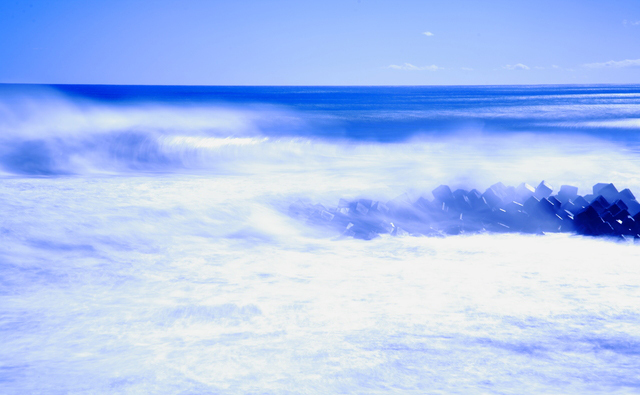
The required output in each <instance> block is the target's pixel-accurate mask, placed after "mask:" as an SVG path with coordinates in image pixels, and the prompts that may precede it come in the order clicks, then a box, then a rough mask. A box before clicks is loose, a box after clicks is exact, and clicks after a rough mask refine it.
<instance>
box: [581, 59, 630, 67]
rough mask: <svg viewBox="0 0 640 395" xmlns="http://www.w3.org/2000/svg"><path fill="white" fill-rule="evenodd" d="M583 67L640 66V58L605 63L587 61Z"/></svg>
mask: <svg viewBox="0 0 640 395" xmlns="http://www.w3.org/2000/svg"><path fill="white" fill-rule="evenodd" d="M582 67H586V68H588V69H605V68H607V69H609V68H611V69H620V68H623V67H640V59H635V60H631V59H626V60H610V61H608V62H604V63H587V64H583V65H582Z"/></svg>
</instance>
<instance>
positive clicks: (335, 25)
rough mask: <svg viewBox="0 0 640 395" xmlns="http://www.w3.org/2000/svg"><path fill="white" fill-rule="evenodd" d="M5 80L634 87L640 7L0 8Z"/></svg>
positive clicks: (95, 4)
mask: <svg viewBox="0 0 640 395" xmlns="http://www.w3.org/2000/svg"><path fill="white" fill-rule="evenodd" d="M0 83H47V84H160V85H475V84H483V85H494V84H594V83H640V1H638V0H620V1H615V0H612V1H606V2H605V1H589V0H579V1H573V0H569V1H561V0H555V1H547V0H536V1H514V0H510V1H482V2H481V1H456V0H447V1H402V0H395V1H376V0H339V1H334V0H322V1H316V0H308V1H300V0H291V1H287V0H283V1H280V0H274V1H265V0H263V1H248V0H233V1H229V0H225V1H218V0H208V1H207V0H182V1H163V0H154V1H136V0H127V1H120V0H109V1H94V0H80V1H67V0H59V1H44V0H43V1H24V0H22V1H14V0H2V1H1V2H0Z"/></svg>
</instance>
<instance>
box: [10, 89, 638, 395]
mask: <svg viewBox="0 0 640 395" xmlns="http://www.w3.org/2000/svg"><path fill="white" fill-rule="evenodd" d="M638 132H640V86H638V85H633V86H629V85H624V86H622V85H620V86H608V85H603V86H513V87H505V86H497V87H162V86H144V87H128V86H82V85H78V86H39V85H0V207H1V210H0V333H1V339H2V342H0V393H7V394H24V393H43V394H66V393H74V394H83V393H87V394H96V393H98V394H101V393H105V394H114V393H115V394H120V393H122V394H128V393H132V394H133V393H136V394H137V393H150V394H156V393H157V394H166V393H171V394H174V393H175V394H178V393H179V394H187V393H193V394H200V393H238V394H246V393H273V394H283V393H318V394H326V393H363V394H364V393H366V394H369V393H397V392H402V393H416V394H418V393H419V394H423V393H442V394H452V393H460V394H474V393H478V394H494V393H495V394H504V393H518V394H521V393H531V394H540V393H550V394H551V393H553V394H556V393H563V394H569V393H578V394H584V393H607V394H610V393H630V394H632V393H637V392H638V387H639V386H640V381H639V380H638V375H637V372H638V371H639V370H640V362H639V359H638V355H639V353H640V311H639V309H638V306H639V302H640V288H639V286H638V284H640V266H639V265H638V262H640V259H639V258H640V247H639V246H638V245H637V244H634V243H632V242H626V243H620V242H613V241H611V240H606V239H594V238H589V237H583V236H576V235H571V234H554V233H551V234H545V235H522V234H492V233H481V234H473V235H464V234H463V235H458V236H448V237H413V236H409V235H406V236H397V237H394V236H391V235H381V236H380V237H377V238H375V239H373V240H357V239H353V238H343V237H339V235H336V234H335V233H333V232H332V231H330V230H327V229H323V228H319V227H317V226H314V225H313V224H309V223H306V222H304V221H300V220H299V219H296V218H292V217H291V216H290V215H289V213H288V210H287V208H288V207H289V205H290V204H291V203H292V202H296V201H299V200H302V201H304V202H309V204H315V203H320V204H324V205H327V206H336V205H337V204H338V201H339V199H341V198H344V199H357V198H368V199H377V200H381V201H386V200H389V199H393V198H395V197H397V196H398V195H401V194H406V196H408V197H409V198H411V199H417V198H419V197H420V196H425V197H429V198H430V197H431V195H430V191H431V190H433V189H434V188H435V187H437V186H438V185H440V184H443V183H446V184H449V185H451V186H452V188H456V187H459V188H465V189H471V188H477V189H479V190H484V189H485V188H487V187H489V186H490V185H492V184H494V183H496V182H498V181H501V182H503V183H505V184H507V185H514V186H515V185H518V184H520V183H521V182H527V183H529V184H532V185H534V186H535V185H537V184H538V183H539V182H540V181H541V180H545V181H546V182H548V183H549V184H550V185H552V186H554V187H555V188H556V190H557V188H558V187H559V186H560V185H562V184H571V185H575V186H577V187H578V188H579V193H580V194H583V195H584V194H588V193H590V192H591V187H592V185H594V184H595V183H597V182H613V183H615V185H616V186H617V187H618V188H619V189H623V188H630V189H631V190H632V191H633V192H634V193H635V194H636V196H638V195H640V177H639V176H638V174H640V160H639V159H640V151H639V150H638V147H639V146H640V139H639V138H638V136H639V134H638Z"/></svg>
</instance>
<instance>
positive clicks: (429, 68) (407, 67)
mask: <svg viewBox="0 0 640 395" xmlns="http://www.w3.org/2000/svg"><path fill="white" fill-rule="evenodd" d="M387 68H389V69H394V70H412V71H424V70H427V71H437V70H443V69H444V68H443V67H438V66H436V65H435V64H432V65H431V66H414V65H412V64H411V63H405V64H403V65H397V64H392V65H389V66H388V67H387Z"/></svg>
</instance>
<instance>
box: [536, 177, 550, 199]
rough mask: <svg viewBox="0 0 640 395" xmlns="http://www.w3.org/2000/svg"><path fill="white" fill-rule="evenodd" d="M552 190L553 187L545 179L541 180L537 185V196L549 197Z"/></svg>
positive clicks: (539, 197)
mask: <svg viewBox="0 0 640 395" xmlns="http://www.w3.org/2000/svg"><path fill="white" fill-rule="evenodd" d="M551 192H553V187H552V186H551V185H549V184H547V183H546V182H545V181H542V182H540V184H538V186H537V187H536V193H535V194H534V196H535V197H537V198H538V199H542V198H547V197H549V196H551Z"/></svg>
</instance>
